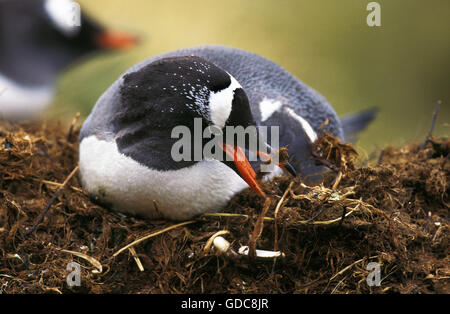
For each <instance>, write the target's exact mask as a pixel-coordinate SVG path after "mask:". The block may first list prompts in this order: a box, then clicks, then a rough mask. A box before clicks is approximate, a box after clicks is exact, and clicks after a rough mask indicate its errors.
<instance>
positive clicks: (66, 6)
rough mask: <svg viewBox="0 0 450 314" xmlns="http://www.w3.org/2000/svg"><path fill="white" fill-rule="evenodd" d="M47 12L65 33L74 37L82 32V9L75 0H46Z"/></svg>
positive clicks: (54, 23)
mask: <svg viewBox="0 0 450 314" xmlns="http://www.w3.org/2000/svg"><path fill="white" fill-rule="evenodd" d="M44 8H45V12H46V13H47V15H48V17H49V18H50V20H51V21H52V23H53V25H54V26H55V27H56V28H57V29H58V30H59V31H60V32H61V33H63V34H64V35H66V36H68V37H73V36H75V35H77V34H78V33H79V32H80V26H81V9H80V5H79V4H78V3H76V2H75V1H73V0H46V1H45V4H44Z"/></svg>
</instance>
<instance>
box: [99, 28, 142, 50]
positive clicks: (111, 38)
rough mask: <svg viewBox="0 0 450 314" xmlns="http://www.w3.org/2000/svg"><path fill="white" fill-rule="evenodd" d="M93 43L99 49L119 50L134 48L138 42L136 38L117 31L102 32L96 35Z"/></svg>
mask: <svg viewBox="0 0 450 314" xmlns="http://www.w3.org/2000/svg"><path fill="white" fill-rule="evenodd" d="M95 41H96V43H97V45H98V46H99V47H101V48H105V49H111V50H120V49H128V48H133V47H135V46H136V45H137V43H138V41H139V40H138V37H137V36H134V35H131V34H127V33H122V32H117V31H103V32H101V33H99V34H98V35H97V37H96V39H95Z"/></svg>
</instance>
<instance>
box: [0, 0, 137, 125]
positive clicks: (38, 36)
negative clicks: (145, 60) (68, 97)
mask: <svg viewBox="0 0 450 314" xmlns="http://www.w3.org/2000/svg"><path fill="white" fill-rule="evenodd" d="M76 10H77V4H76V3H75V2H73V1H71V0H2V1H0V119H1V118H4V119H8V120H20V119H29V118H34V117H36V115H38V114H39V113H41V112H42V110H43V109H45V108H46V107H47V106H48V105H49V104H50V102H51V100H52V98H53V94H54V84H55V81H56V79H57V76H58V75H59V74H60V73H61V72H62V71H63V70H64V69H65V68H66V67H67V66H68V65H70V64H73V63H74V62H75V61H76V60H79V59H80V58H82V57H85V56H86V55H88V54H90V53H92V52H95V51H100V50H109V49H118V48H125V47H129V46H132V45H133V44H134V43H135V42H136V38H135V37H133V36H130V35H126V34H120V33H113V32H108V31H106V30H105V29H104V28H103V27H102V26H101V25H99V24H98V23H96V22H95V21H94V20H92V19H91V18H90V17H88V16H86V15H85V14H81V16H80V26H77V25H76V24H75V23H71V22H76V20H75V21H74V19H75V18H76V16H75V15H74V14H76Z"/></svg>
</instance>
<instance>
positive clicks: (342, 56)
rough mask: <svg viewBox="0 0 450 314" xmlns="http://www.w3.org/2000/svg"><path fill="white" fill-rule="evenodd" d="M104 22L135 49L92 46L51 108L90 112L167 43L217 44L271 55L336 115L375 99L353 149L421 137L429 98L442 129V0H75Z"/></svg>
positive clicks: (447, 60)
mask: <svg viewBox="0 0 450 314" xmlns="http://www.w3.org/2000/svg"><path fill="white" fill-rule="evenodd" d="M78 2H79V3H80V4H81V6H82V8H83V9H84V10H86V11H87V12H88V13H89V14H90V15H92V16H95V17H96V18H97V19H98V20H99V21H100V22H102V23H103V24H104V25H106V26H107V27H108V28H113V29H116V30H122V31H128V32H132V33H134V34H136V35H138V36H140V37H141V40H142V42H141V44H140V45H139V46H138V47H137V48H134V49H133V50H129V51H125V52H118V53H109V54H103V55H98V56H97V57H95V58H90V59H88V60H86V61H85V62H83V63H81V64H79V66H78V67H74V68H72V69H69V70H68V71H67V72H66V73H65V74H64V76H63V77H62V79H61V80H60V81H59V84H58V95H57V99H56V101H55V105H54V106H53V107H52V109H51V113H52V115H54V116H58V117H61V116H65V117H73V115H74V114H75V113H76V112H77V111H81V113H82V116H83V117H85V116H86V115H88V114H89V112H90V110H91V108H92V106H93V105H94V104H95V102H96V100H97V99H98V97H99V96H100V95H101V94H102V92H103V91H104V90H105V89H106V88H107V87H108V86H109V85H110V84H111V83H112V82H113V81H114V80H116V79H117V77H118V76H119V75H120V74H121V73H122V72H123V71H125V70H126V69H127V68H129V67H130V66H132V65H133V64H135V63H137V62H139V61H141V60H143V59H146V58H148V57H150V56H153V55H156V54H159V53H163V52H166V51H170V50H173V49H178V48H183V47H189V46H195V45H202V44H224V45H229V46H233V47H237V48H242V49H246V50H250V51H253V52H255V53H258V54H260V55H262V56H265V57H267V58H269V59H271V60H272V61H274V62H276V63H278V64H279V65H281V66H282V67H283V68H285V69H286V70H288V71H289V72H290V73H292V74H294V75H295V76H297V77H298V78H299V79H301V80H302V81H303V82H305V83H306V84H308V85H309V86H311V87H313V88H314V89H316V90H317V91H319V92H320V93H321V94H322V95H324V96H325V97H326V98H327V99H328V101H329V102H330V103H331V104H332V105H333V107H334V108H335V110H336V111H337V113H338V114H339V115H344V114H346V113H351V112H354V111H357V110H361V109H364V108H369V107H378V108H379V109H380V112H379V116H378V117H377V119H376V121H375V122H374V123H373V124H371V126H370V127H369V129H368V130H367V131H365V132H364V133H363V134H362V135H361V137H360V141H359V143H358V147H359V150H360V151H361V150H362V151H367V152H372V151H374V150H375V149H380V148H381V147H383V146H384V145H386V144H389V143H390V144H395V145H399V144H403V143H405V142H408V141H411V140H423V139H424V138H425V136H426V134H427V132H428V129H429V127H430V122H431V116H432V112H433V109H434V106H435V103H436V101H437V100H442V105H441V108H440V111H439V115H438V120H437V125H436V129H435V132H434V134H435V135H439V136H442V135H446V136H448V134H449V133H450V132H449V131H450V119H449V118H450V105H449V101H450V99H449V96H450V92H449V90H450V72H449V70H450V1H449V0H440V1H439V0H433V1H425V0H408V1H407V0H386V1H378V3H380V5H381V27H369V26H367V24H366V16H367V14H369V12H368V11H366V6H367V4H368V3H369V2H370V1H362V0H340V1H336V0H314V1H312V0H290V1H287V0H277V1H275V0H240V1H239V0H228V1H216V0H210V1H205V0H201V1H200V0H189V1H181V0H171V1H149V0H127V1H124V0H95V1H92V0H91V1H88V0H79V1H78Z"/></svg>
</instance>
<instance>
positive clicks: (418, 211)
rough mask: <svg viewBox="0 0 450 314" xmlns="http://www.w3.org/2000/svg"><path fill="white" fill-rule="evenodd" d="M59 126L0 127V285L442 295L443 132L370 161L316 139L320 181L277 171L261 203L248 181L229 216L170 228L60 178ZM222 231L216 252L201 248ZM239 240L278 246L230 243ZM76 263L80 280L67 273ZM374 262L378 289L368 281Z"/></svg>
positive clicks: (449, 272)
mask: <svg viewBox="0 0 450 314" xmlns="http://www.w3.org/2000/svg"><path fill="white" fill-rule="evenodd" d="M68 130H69V127H68V126H62V125H60V124H43V125H42V124H39V125H37V124H30V125H22V126H18V125H5V124H4V125H3V126H0V293H81V292H82V293H449V292H450V289H449V287H450V259H449V254H448V251H449V238H450V237H449V215H448V210H449V206H450V198H449V183H450V179H449V178H450V176H449V174H450V160H449V150H450V140H449V139H448V138H447V139H437V138H431V140H430V141H428V143H427V145H426V146H425V147H424V148H423V149H421V147H420V144H411V145H407V146H404V147H400V148H396V147H391V146H389V147H386V148H385V149H384V153H383V155H382V157H383V158H382V159H380V163H379V164H378V165H377V160H374V161H370V160H369V161H367V160H366V161H362V160H356V159H355V157H356V153H355V152H354V150H353V148H352V147H351V146H350V145H347V144H343V143H339V142H338V141H336V140H335V139H333V138H332V137H330V136H322V137H321V138H320V142H319V144H318V145H316V146H315V156H316V157H317V158H318V163H322V164H325V165H328V166H329V167H330V168H331V169H333V170H332V171H330V173H329V176H327V178H326V179H325V180H324V181H323V184H322V185H317V186H306V185H305V184H302V181H301V180H300V178H297V179H295V180H292V179H291V178H288V177H286V178H281V179H278V180H276V181H275V182H273V183H272V184H270V185H268V186H266V187H265V188H266V190H267V191H268V198H267V199H266V200H264V199H261V198H260V197H258V196H257V195H255V194H254V193H253V192H251V191H244V192H243V193H241V194H239V195H237V196H236V197H234V199H233V200H232V201H231V202H230V204H229V205H228V206H227V208H226V209H225V210H224V211H223V213H229V214H232V215H225V214H223V215H222V214H213V215H206V216H201V217H199V218H197V219H196V220H195V221H193V222H189V223H187V224H185V225H182V226H178V227H177V226H175V228H173V229H171V230H165V228H167V227H170V226H173V225H176V224H178V223H179V222H172V221H148V220H144V219H140V218H137V217H128V216H123V215H121V214H118V213H114V212H111V211H109V210H107V209H105V208H103V207H101V206H100V205H98V204H96V203H95V200H91V199H90V198H89V197H88V195H87V194H86V193H85V192H84V191H83V190H82V188H81V186H80V182H79V179H78V177H77V176H76V175H75V176H73V177H72V178H71V179H70V180H68V183H67V184H66V185H65V186H62V187H61V184H62V183H63V182H64V181H65V180H66V179H67V178H68V176H69V174H70V173H71V172H72V171H73V170H74V169H75V167H76V164H77V149H78V144H77V140H76V139H77V135H78V129H77V128H75V130H74V131H73V134H70V135H68V133H69V131H68ZM71 133H72V132H71ZM339 173H341V174H342V178H341V179H340V180H339V179H337V180H336V178H337V177H339V175H336V174H339ZM332 186H334V189H331V188H330V187H332ZM287 189H289V190H288V191H287ZM283 195H284V197H283ZM46 207H47V209H48V212H46V213H45V212H44V210H45V209H46ZM42 213H45V215H44V216H43V219H42V221H39V217H40V215H42ZM262 215H264V217H268V218H264V217H263V216H262ZM344 215H345V218H344V219H343V220H342V217H343V216H344ZM273 217H276V219H273ZM33 226H34V227H33ZM161 230H162V231H165V232H162V233H159V234H155V235H154V236H153V237H151V238H148V239H143V241H141V242H140V243H138V244H136V245H133V246H132V247H131V250H130V249H125V250H123V251H121V252H120V253H119V254H115V253H117V252H118V251H119V250H120V249H121V248H123V247H125V246H126V245H128V244H130V243H132V242H133V241H135V240H138V239H142V238H143V237H145V236H147V235H151V234H153V233H155V232H157V231H161ZM221 230H226V231H228V233H226V234H224V235H222V237H224V238H225V239H227V240H228V241H229V242H230V243H231V248H230V249H229V250H228V251H227V252H225V253H221V252H219V251H218V250H217V249H216V248H215V247H214V245H211V246H210V245H209V244H210V243H209V244H208V245H207V242H208V240H209V239H210V238H211V236H212V235H214V234H215V233H216V232H218V231H221ZM242 245H249V246H250V248H251V250H250V253H249V255H254V254H255V251H253V249H254V248H256V249H263V250H270V251H273V250H275V251H281V252H282V253H283V254H284V257H278V258H276V259H272V258H269V259H263V258H259V257H249V256H242V255H239V254H236V252H238V250H239V248H240V247H241V246H242ZM205 246H206V248H207V250H205ZM208 247H210V248H208ZM79 253H81V255H80V254H79ZM252 253H253V254H252ZM133 254H135V256H134V257H133ZM72 261H75V262H77V263H79V264H80V265H81V286H78V287H69V286H68V285H67V282H66V277H67V275H68V274H69V272H70V270H67V265H68V263H70V262H72ZM371 262H377V263H378V264H379V266H380V271H381V285H380V286H369V285H368V284H367V281H366V278H367V276H368V275H369V274H370V273H371V272H372V269H370V270H367V266H368V264H369V263H371ZM138 263H141V264H142V268H143V271H141V270H140V269H139V268H138ZM100 265H101V270H100V269H99V268H100ZM369 277H370V276H369ZM370 278H372V277H370Z"/></svg>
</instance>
